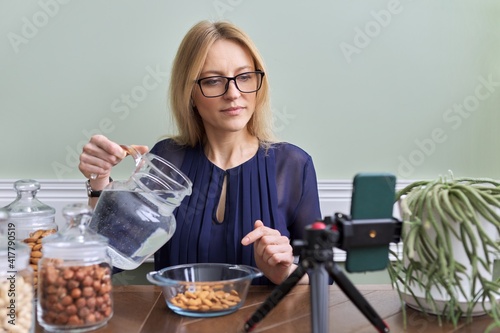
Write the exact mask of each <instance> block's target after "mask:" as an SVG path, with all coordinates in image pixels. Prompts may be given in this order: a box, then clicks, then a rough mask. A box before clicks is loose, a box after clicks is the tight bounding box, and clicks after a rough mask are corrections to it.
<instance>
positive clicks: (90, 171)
mask: <svg viewBox="0 0 500 333" xmlns="http://www.w3.org/2000/svg"><path fill="white" fill-rule="evenodd" d="M133 147H134V148H135V149H136V150H137V151H138V152H139V153H140V154H144V153H146V152H147V151H148V150H149V149H148V147H147V146H136V145H134V146H133ZM125 156H127V153H126V152H125V151H124V150H123V149H122V148H121V147H120V145H119V144H117V143H115V142H113V141H111V140H109V139H108V138H107V137H105V136H104V135H94V136H92V137H91V138H90V140H89V142H88V143H87V144H86V145H85V146H83V151H82V154H81V155H80V164H79V165H78V169H79V170H80V172H81V173H82V174H83V175H84V176H85V177H86V178H88V179H90V183H91V186H92V188H93V189H95V190H102V189H103V188H104V187H106V185H107V184H108V183H109V176H110V174H111V168H112V167H114V166H115V165H117V164H118V163H120V162H121V161H122V160H123V159H124V158H125ZM91 175H96V176H97V177H95V179H94V177H92V176H91Z"/></svg>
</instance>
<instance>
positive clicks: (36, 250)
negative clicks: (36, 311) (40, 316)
mask: <svg viewBox="0 0 500 333" xmlns="http://www.w3.org/2000/svg"><path fill="white" fill-rule="evenodd" d="M55 232H56V229H47V230H45V229H39V230H35V231H33V232H32V233H30V234H29V237H28V238H26V239H24V240H23V242H24V243H26V244H27V245H28V246H29V247H30V248H31V254H30V266H31V268H32V269H33V272H34V279H33V287H34V288H35V293H36V289H37V286H38V261H40V258H41V257H42V239H43V238H44V237H47V236H48V235H51V234H53V233H55Z"/></svg>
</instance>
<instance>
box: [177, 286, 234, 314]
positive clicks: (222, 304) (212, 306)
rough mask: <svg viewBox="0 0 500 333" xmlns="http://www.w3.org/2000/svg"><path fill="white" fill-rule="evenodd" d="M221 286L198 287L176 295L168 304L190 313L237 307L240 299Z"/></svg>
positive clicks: (232, 291)
mask: <svg viewBox="0 0 500 333" xmlns="http://www.w3.org/2000/svg"><path fill="white" fill-rule="evenodd" d="M223 288H224V286H223V285H214V286H209V285H203V286H198V287H197V288H196V290H195V291H186V292H184V293H178V294H177V295H176V296H175V297H173V298H172V299H170V302H171V303H172V304H173V305H175V306H177V307H179V308H182V309H188V310H191V311H202V312H209V311H220V310H223V309H228V308H231V307H234V306H236V305H238V304H239V303H240V302H241V298H240V297H239V295H238V292H237V291H236V290H234V289H232V290H230V291H229V292H226V291H224V290H223Z"/></svg>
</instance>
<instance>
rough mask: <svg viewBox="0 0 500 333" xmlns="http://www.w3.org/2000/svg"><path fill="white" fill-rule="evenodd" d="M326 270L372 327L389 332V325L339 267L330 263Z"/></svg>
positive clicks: (382, 331) (384, 332)
mask: <svg viewBox="0 0 500 333" xmlns="http://www.w3.org/2000/svg"><path fill="white" fill-rule="evenodd" d="M326 269H327V270H328V273H330V275H331V277H332V278H333V280H334V281H335V282H336V283H337V285H338V286H339V288H340V289H341V290H342V291H343V292H344V294H346V296H347V297H348V298H349V299H350V300H351V301H352V302H353V303H354V305H355V306H356V307H357V308H358V309H359V311H361V313H363V315H364V316H365V317H366V318H367V319H368V320H369V321H370V322H371V323H372V325H373V326H375V327H376V328H377V330H378V331H379V332H380V333H387V332H389V327H388V326H387V324H386V323H385V322H384V321H383V320H382V318H380V316H379V315H378V313H377V312H376V311H375V310H374V309H373V307H372V306H371V305H370V303H368V301H367V300H366V299H365V298H364V297H363V295H362V294H361V293H360V292H359V290H358V289H356V287H355V286H354V285H353V284H352V282H351V281H350V280H349V279H348V278H347V276H346V275H345V274H344V273H343V272H342V270H341V269H340V268H339V267H338V265H336V264H335V263H334V262H333V261H332V262H328V263H327V265H326Z"/></svg>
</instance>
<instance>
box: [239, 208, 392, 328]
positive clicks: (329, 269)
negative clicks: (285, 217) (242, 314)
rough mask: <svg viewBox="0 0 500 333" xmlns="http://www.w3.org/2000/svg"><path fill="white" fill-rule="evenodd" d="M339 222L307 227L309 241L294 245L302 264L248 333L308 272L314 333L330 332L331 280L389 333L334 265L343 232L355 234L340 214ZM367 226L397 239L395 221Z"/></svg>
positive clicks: (252, 320)
mask: <svg viewBox="0 0 500 333" xmlns="http://www.w3.org/2000/svg"><path fill="white" fill-rule="evenodd" d="M327 220H328V221H329V220H330V219H329V218H327V219H325V221H327ZM336 222H338V223H339V224H333V225H332V224H330V223H324V222H315V223H313V224H311V225H309V226H307V227H306V229H305V236H306V237H305V241H295V242H294V243H293V245H294V254H299V253H300V256H301V258H302V260H301V262H300V263H299V265H298V266H297V268H296V269H295V271H293V273H292V274H290V276H289V277H288V278H287V279H286V280H285V281H283V282H282V283H281V284H280V285H279V286H277V287H276V288H275V289H274V290H273V292H272V293H271V295H270V296H269V297H268V298H267V299H266V301H265V302H264V303H263V304H262V305H261V306H260V307H259V308H258V309H257V311H256V312H255V313H254V314H253V315H252V316H251V317H250V319H249V320H248V321H247V322H246V323H245V325H244V328H243V329H244V331H245V332H251V331H252V330H253V329H254V327H255V325H256V324H257V323H258V322H260V321H261V320H262V319H264V317H265V316H266V315H267V314H268V313H269V312H270V311H271V310H272V309H273V308H274V307H275V306H276V305H277V304H278V303H279V302H280V301H281V299H283V297H285V296H286V295H287V294H288V293H289V292H290V290H291V289H292V288H293V287H294V286H295V285H296V284H297V283H298V282H299V280H300V279H301V278H302V277H303V276H304V274H306V272H307V271H309V281H310V285H311V325H312V332H313V333H326V332H328V327H329V318H328V307H329V304H328V301H329V298H328V284H329V281H328V277H329V276H330V277H331V278H332V279H333V281H334V282H335V283H336V284H337V285H338V286H339V288H340V289H341V290H342V291H343V292H344V294H346V296H347V297H348V298H349V299H350V300H351V301H352V302H353V304H354V305H355V306H356V307H357V308H358V309H359V310H360V311H361V312H362V313H363V315H364V316H365V317H366V318H367V319H368V320H369V321H370V322H371V323H372V325H373V326H374V327H376V328H377V330H378V331H379V332H380V333H387V332H389V327H388V326H387V324H386V323H385V322H384V321H383V320H382V318H381V317H380V316H379V315H378V314H377V312H376V311H375V310H374V309H373V307H372V306H371V305H370V304H369V303H368V301H367V300H366V299H365V298H364V297H363V295H362V294H361V293H360V292H359V290H358V289H356V287H355V286H354V285H353V284H352V282H351V281H350V280H349V279H348V278H347V276H346V275H345V274H344V273H343V272H342V270H341V269H340V267H339V266H338V265H337V264H336V263H335V262H334V261H333V247H334V246H336V245H339V242H342V241H343V239H342V237H341V236H342V233H343V231H344V230H345V229H351V230H350V231H352V230H353V224H352V223H345V222H349V221H347V220H345V218H344V217H343V216H342V215H341V214H336ZM364 225H365V226H366V225H370V226H372V230H379V231H389V232H390V233H391V234H390V235H389V239H392V238H393V237H396V236H394V230H395V227H396V224H395V223H394V221H393V220H383V221H380V220H374V221H370V222H369V223H368V224H367V223H365V224H364ZM346 227H347V228H346ZM339 229H340V232H339ZM354 230H355V228H354ZM386 235H387V234H386ZM387 239H388V238H387V236H386V237H385V239H384V240H383V241H382V242H386V241H387ZM387 244H388V243H387ZM296 252H298V253H296Z"/></svg>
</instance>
